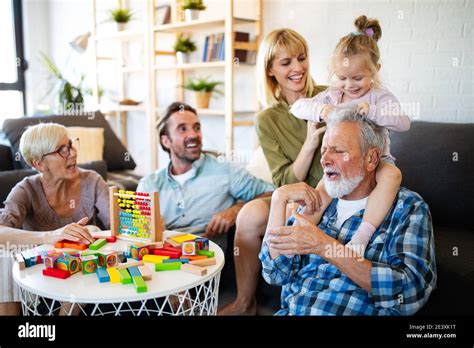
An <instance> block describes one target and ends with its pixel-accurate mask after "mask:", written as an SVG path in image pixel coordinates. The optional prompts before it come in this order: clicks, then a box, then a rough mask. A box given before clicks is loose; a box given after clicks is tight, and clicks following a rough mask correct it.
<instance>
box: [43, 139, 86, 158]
mask: <svg viewBox="0 0 474 348" xmlns="http://www.w3.org/2000/svg"><path fill="white" fill-rule="evenodd" d="M79 147H80V143H79V138H75V139H69V143H68V144H67V145H63V146H61V147H60V148H59V149H57V150H56V151H53V152H50V153H46V154H44V155H43V156H42V157H41V158H43V157H44V156H49V155H54V154H56V153H57V154H58V155H59V156H61V157H62V158H68V157H69V155H70V154H71V148H74V150H76V151H77V150H79Z"/></svg>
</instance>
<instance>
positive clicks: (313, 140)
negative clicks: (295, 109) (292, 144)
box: [305, 121, 326, 150]
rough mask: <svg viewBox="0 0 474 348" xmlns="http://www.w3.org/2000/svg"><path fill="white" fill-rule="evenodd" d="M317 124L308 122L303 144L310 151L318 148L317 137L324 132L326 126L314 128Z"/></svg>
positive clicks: (318, 140)
mask: <svg viewBox="0 0 474 348" xmlns="http://www.w3.org/2000/svg"><path fill="white" fill-rule="evenodd" d="M316 127H317V123H316V122H311V121H308V125H307V132H306V140H305V144H306V145H307V146H309V147H310V148H311V149H313V150H314V149H317V148H318V146H319V142H320V139H319V136H320V135H321V134H322V133H323V132H324V131H325V130H326V126H324V127H322V128H316Z"/></svg>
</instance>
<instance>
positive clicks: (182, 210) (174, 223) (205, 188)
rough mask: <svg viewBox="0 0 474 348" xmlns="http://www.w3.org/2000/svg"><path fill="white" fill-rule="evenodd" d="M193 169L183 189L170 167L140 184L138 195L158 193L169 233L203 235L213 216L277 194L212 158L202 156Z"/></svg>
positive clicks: (244, 172)
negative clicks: (271, 194)
mask: <svg viewBox="0 0 474 348" xmlns="http://www.w3.org/2000/svg"><path fill="white" fill-rule="evenodd" d="M193 168H194V175H193V176H192V177H191V178H190V179H189V180H187V181H186V182H185V183H184V184H183V186H180V185H179V184H178V183H177V182H176V181H175V180H174V179H173V178H172V176H171V175H170V170H171V163H170V165H168V167H167V168H164V169H162V170H160V171H157V172H156V173H153V174H151V175H148V176H146V177H144V178H142V179H141V180H140V183H139V184H138V188H137V191H139V192H154V191H158V192H159V194H160V196H159V197H160V211H161V215H162V216H163V217H164V220H165V223H166V228H167V229H170V230H177V229H181V230H182V229H183V228H186V229H185V230H186V231H189V232H195V233H199V232H203V231H204V230H205V229H206V226H207V224H208V223H209V221H210V220H211V218H212V216H213V215H214V214H216V213H218V212H220V211H223V210H225V209H227V208H230V207H231V206H232V205H234V204H235V203H236V202H237V201H249V200H252V199H253V198H255V196H258V195H260V194H262V193H265V192H271V191H273V190H274V187H273V185H271V184H269V183H267V182H265V181H263V180H260V179H257V178H256V177H254V176H253V175H251V174H250V173H249V172H248V171H246V170H245V169H244V168H239V167H236V166H234V165H232V164H229V163H223V162H221V161H219V160H218V159H217V158H215V157H213V156H211V155H207V154H202V155H201V157H200V158H199V159H198V160H196V161H194V163H193Z"/></svg>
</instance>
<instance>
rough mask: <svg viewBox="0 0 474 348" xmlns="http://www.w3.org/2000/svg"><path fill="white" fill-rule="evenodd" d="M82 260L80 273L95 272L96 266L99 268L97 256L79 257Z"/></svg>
mask: <svg viewBox="0 0 474 348" xmlns="http://www.w3.org/2000/svg"><path fill="white" fill-rule="evenodd" d="M81 262H82V273H83V274H91V273H95V272H97V268H99V259H98V257H97V256H94V255H88V256H83V257H81Z"/></svg>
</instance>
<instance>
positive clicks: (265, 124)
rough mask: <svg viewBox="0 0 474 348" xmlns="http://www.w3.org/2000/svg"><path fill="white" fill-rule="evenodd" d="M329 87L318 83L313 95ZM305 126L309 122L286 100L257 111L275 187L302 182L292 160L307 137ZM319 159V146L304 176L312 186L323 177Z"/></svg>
mask: <svg viewBox="0 0 474 348" xmlns="http://www.w3.org/2000/svg"><path fill="white" fill-rule="evenodd" d="M326 88H327V87H326V86H317V87H316V90H315V93H314V95H316V94H318V93H320V92H322V91H324V90H325V89H326ZM306 127H307V123H306V121H303V120H300V119H297V118H296V117H295V116H293V115H292V114H291V113H290V111H289V107H288V105H287V104H286V103H279V104H278V105H276V106H272V107H269V108H267V109H265V110H263V111H262V112H260V113H259V114H258V116H257V120H256V130H257V135H258V139H259V141H260V145H261V146H262V149H263V153H264V154H265V157H266V159H267V162H268V165H269V167H270V171H271V172H272V178H273V183H274V184H275V186H276V187H280V186H282V185H286V184H293V183H296V182H299V180H298V179H297V178H296V176H295V173H294V172H293V163H294V162H295V160H296V157H298V154H299V153H300V150H301V147H302V146H303V143H304V141H305V139H306V132H307V128H306ZM320 159H321V151H320V147H318V148H317V149H316V151H315V155H314V158H313V163H311V167H310V168H309V171H308V175H307V176H306V179H305V182H306V183H308V185H311V186H312V187H316V185H317V184H318V182H319V180H320V179H321V178H322V176H323V170H322V167H321V164H320V163H319V161H320Z"/></svg>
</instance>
